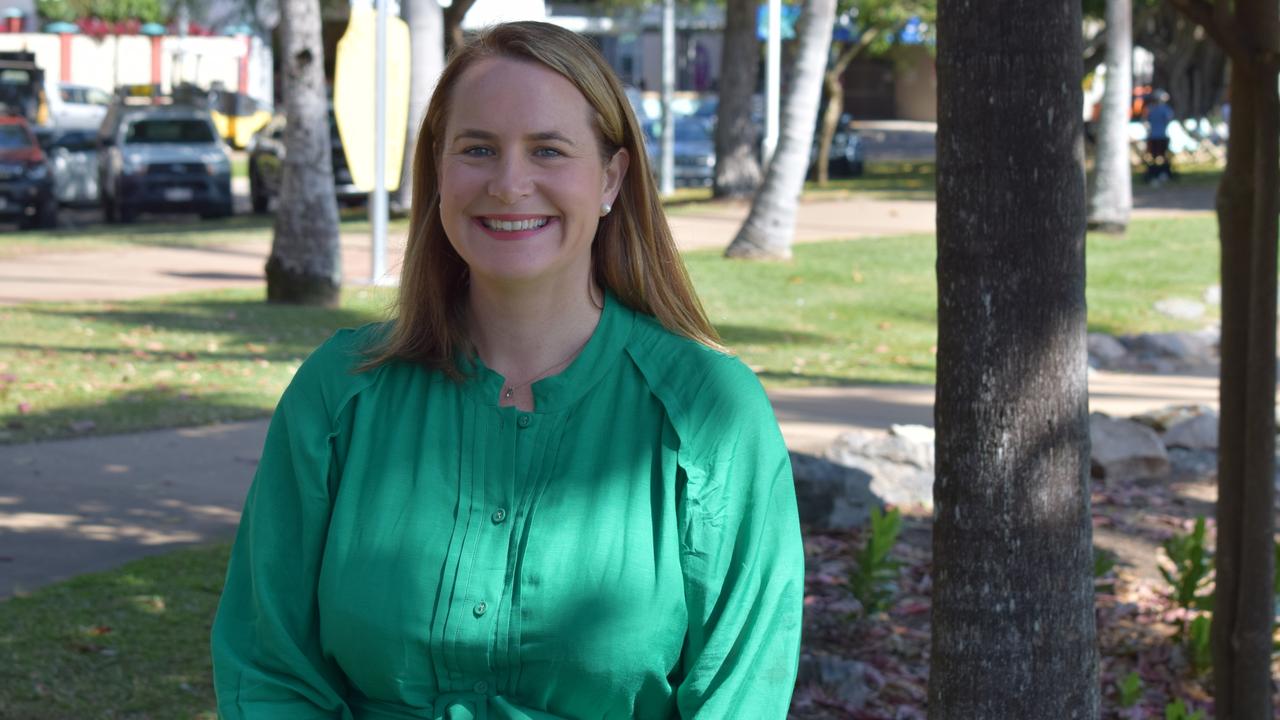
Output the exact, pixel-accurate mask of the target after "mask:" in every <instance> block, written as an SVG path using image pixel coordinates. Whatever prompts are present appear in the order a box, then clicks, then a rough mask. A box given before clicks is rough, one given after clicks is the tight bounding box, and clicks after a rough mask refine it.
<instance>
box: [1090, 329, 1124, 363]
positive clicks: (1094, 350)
mask: <svg viewBox="0 0 1280 720" xmlns="http://www.w3.org/2000/svg"><path fill="white" fill-rule="evenodd" d="M1128 353H1129V350H1128V349H1127V348H1125V346H1124V345H1123V344H1122V343H1121V342H1120V341H1119V340H1117V339H1115V338H1113V337H1111V336H1110V335H1107V334H1106V333H1089V359H1090V360H1092V361H1093V362H1090V363H1089V364H1090V365H1094V366H1095V367H1110V366H1111V365H1112V364H1114V363H1116V362H1119V361H1120V360H1122V359H1123V358H1124V356H1125V355H1127V354H1128Z"/></svg>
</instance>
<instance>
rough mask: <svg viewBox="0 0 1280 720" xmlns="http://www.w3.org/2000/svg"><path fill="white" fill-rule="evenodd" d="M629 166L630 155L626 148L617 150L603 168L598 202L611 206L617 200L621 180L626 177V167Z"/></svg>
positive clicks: (620, 188)
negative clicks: (601, 190)
mask: <svg viewBox="0 0 1280 720" xmlns="http://www.w3.org/2000/svg"><path fill="white" fill-rule="evenodd" d="M630 164H631V153H629V152H627V149H626V148H618V151H617V152H615V153H614V154H613V157H611V158H609V162H608V163H606V164H605V166H604V188H602V189H603V191H604V192H603V193H602V194H601V195H600V202H602V203H607V204H609V205H612V204H613V201H614V200H616V199H617V198H618V193H619V192H620V191H621V190H622V180H623V178H625V177H626V176H627V167H628V166H630Z"/></svg>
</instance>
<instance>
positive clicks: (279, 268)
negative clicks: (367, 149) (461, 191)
mask: <svg viewBox="0 0 1280 720" xmlns="http://www.w3.org/2000/svg"><path fill="white" fill-rule="evenodd" d="M280 51H281V57H280V70H281V72H282V73H283V76H284V77H283V82H282V85H283V87H284V105H285V118H286V125H285V132H284V145H285V149H286V152H285V158H284V167H283V169H282V172H281V178H280V201H279V209H278V210H277V211H276V219H275V233H274V236H273V237H272V241H271V257H269V258H268V259H267V268H266V271H267V300H268V301H269V302H285V303H298V304H306V305H336V304H337V303H338V294H339V291H340V290H341V288H342V255H341V251H340V248H339V244H338V205H337V200H336V199H335V198H334V196H333V158H332V146H331V144H330V139H329V121H328V111H327V106H328V101H327V99H326V96H325V79H324V45H323V44H322V43H321V39H320V3H319V2H318V1H317V0H282V2H281V7H280Z"/></svg>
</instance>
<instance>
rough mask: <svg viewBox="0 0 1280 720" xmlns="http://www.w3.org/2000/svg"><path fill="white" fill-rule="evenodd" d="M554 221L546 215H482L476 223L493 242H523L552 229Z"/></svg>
mask: <svg viewBox="0 0 1280 720" xmlns="http://www.w3.org/2000/svg"><path fill="white" fill-rule="evenodd" d="M555 220H556V218H554V217H551V216H548V215H482V216H480V217H477V218H476V223H477V224H479V225H480V226H481V227H482V228H483V229H484V230H485V232H486V233H487V234H488V235H489V237H491V238H494V239H495V240H524V239H526V238H531V237H533V236H535V235H538V234H540V233H541V232H542V231H544V230H547V229H551V228H553V226H554V224H555Z"/></svg>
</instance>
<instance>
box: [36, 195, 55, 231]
mask: <svg viewBox="0 0 1280 720" xmlns="http://www.w3.org/2000/svg"><path fill="white" fill-rule="evenodd" d="M36 225H37V226H39V227H42V228H55V227H58V199H57V198H55V197H52V196H50V197H49V198H48V199H47V200H45V201H44V203H43V204H42V205H41V206H40V212H39V213H37V214H36Z"/></svg>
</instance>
